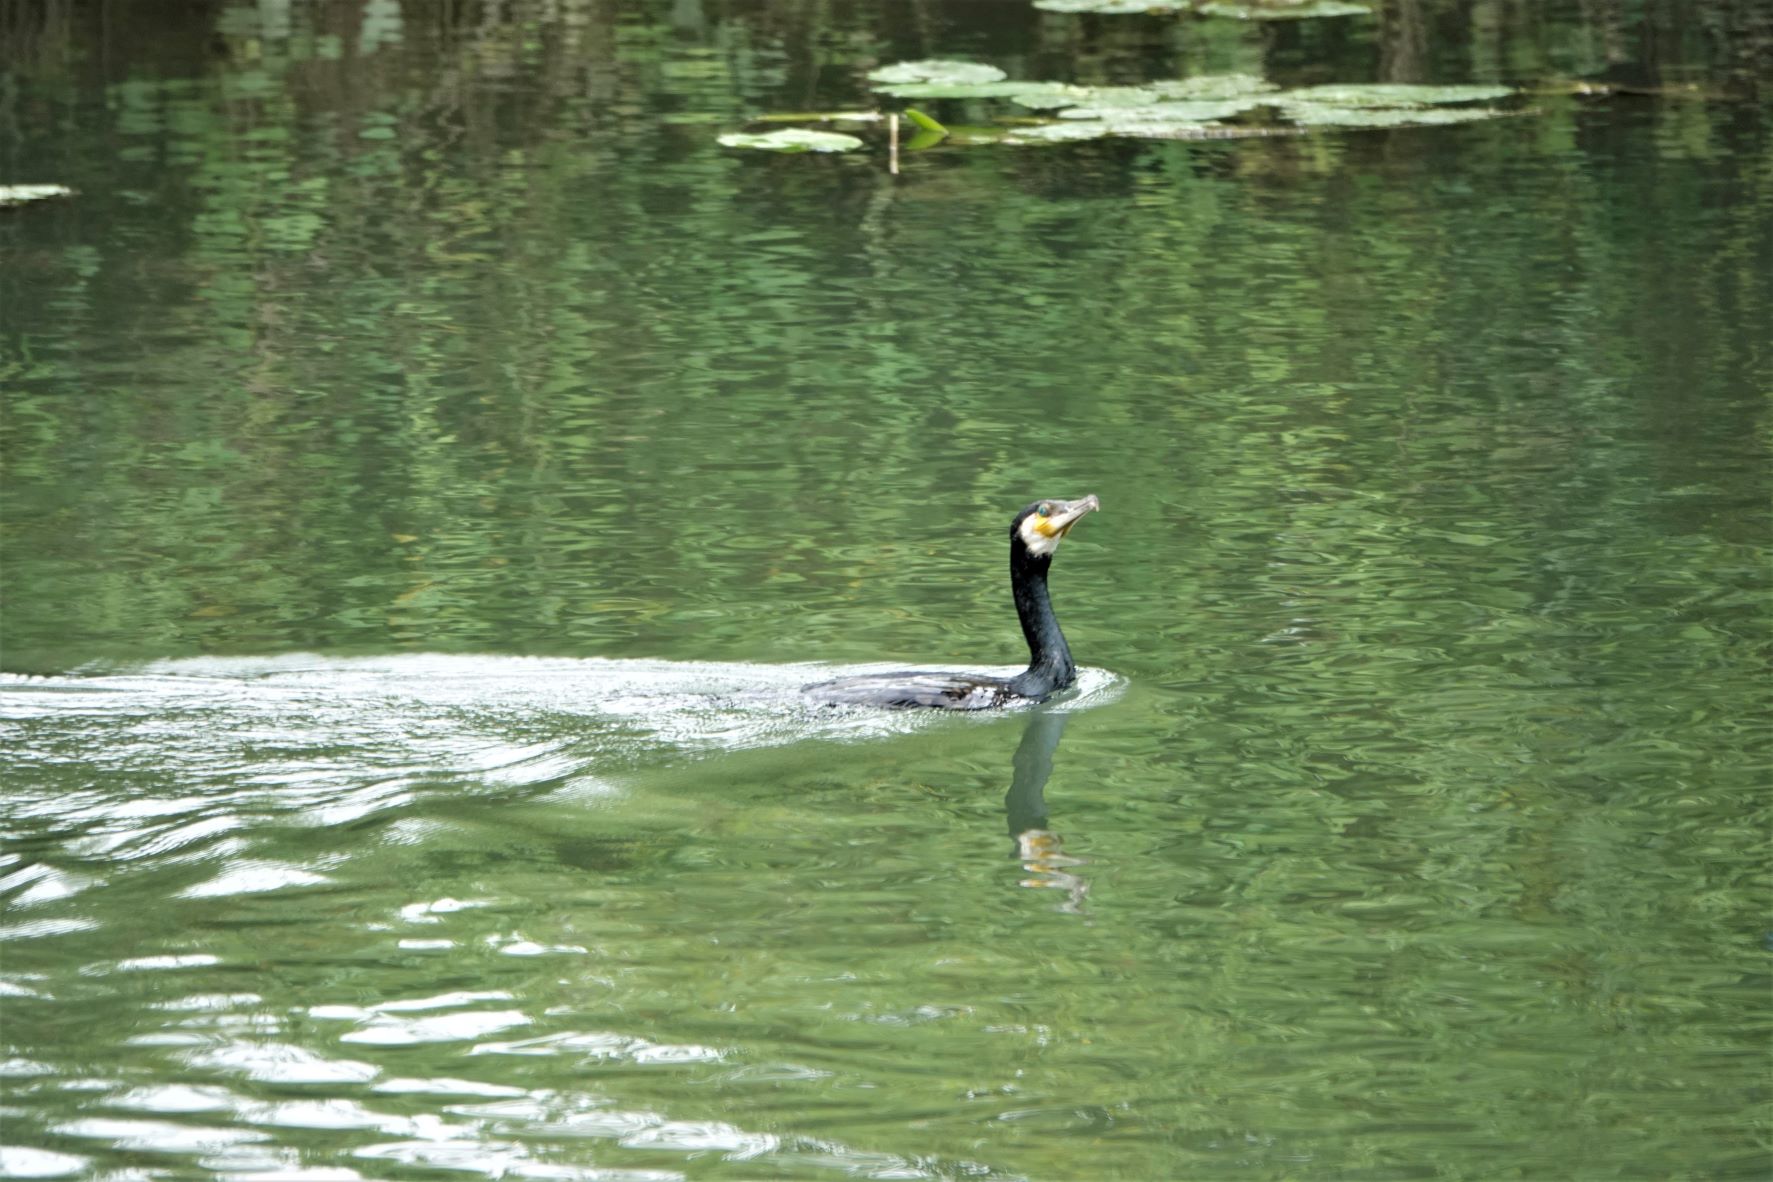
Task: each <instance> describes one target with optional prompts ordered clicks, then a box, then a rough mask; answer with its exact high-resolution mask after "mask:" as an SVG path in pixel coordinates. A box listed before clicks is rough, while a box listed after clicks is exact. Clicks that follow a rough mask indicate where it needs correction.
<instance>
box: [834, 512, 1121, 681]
mask: <svg viewBox="0 0 1773 1182" xmlns="http://www.w3.org/2000/svg"><path fill="white" fill-rule="evenodd" d="M1099 508H1101V503H1100V502H1098V501H1097V500H1096V498H1095V497H1094V496H1093V495H1092V496H1087V497H1082V498H1080V499H1078V500H1075V501H1063V500H1058V499H1055V498H1048V499H1046V500H1041V501H1035V502H1034V503H1033V504H1031V505H1029V506H1028V507H1027V508H1025V509H1023V510H1022V511H1021V512H1020V513H1018V514H1016V517H1015V520H1013V521H1012V522H1010V590H1011V593H1012V595H1013V596H1014V598H1015V602H1016V617H1017V618H1018V619H1019V620H1021V622H1022V636H1023V638H1024V639H1025V640H1027V642H1028V668H1026V669H1024V670H1023V671H1022V672H1020V673H1018V674H1016V676H1014V677H992V676H989V675H987V674H983V673H947V672H929V671H923V670H905V671H903V672H894V673H871V674H866V675H864V676H860V677H840V678H838V679H837V680H835V681H826V682H821V683H819V684H817V685H809V686H807V687H806V690H805V692H806V693H807V694H808V695H810V696H811V697H812V698H813V700H815V701H817V702H821V703H825V704H829V705H837V706H885V707H912V706H925V707H932V708H935V709H940V710H994V709H997V708H999V707H1003V706H1010V705H1014V704H1016V703H1019V702H1038V701H1041V700H1042V699H1044V698H1047V697H1049V696H1051V695H1052V694H1054V693H1057V692H1058V691H1059V690H1062V689H1065V688H1066V687H1067V686H1069V685H1071V683H1072V682H1074V681H1076V680H1077V666H1076V665H1075V664H1074V663H1073V662H1072V660H1071V648H1070V646H1069V645H1067V644H1066V643H1065V634H1064V633H1063V632H1061V631H1060V630H1059V619H1058V617H1057V616H1055V615H1054V614H1053V604H1052V600H1051V599H1050V598H1049V597H1048V595H1047V571H1048V569H1049V568H1050V567H1051V566H1052V564H1053V552H1054V551H1055V550H1056V549H1057V548H1058V545H1059V542H1060V540H1061V539H1062V538H1064V537H1065V535H1066V534H1067V533H1069V532H1070V531H1071V527H1072V526H1073V525H1075V524H1076V523H1077V521H1078V519H1079V518H1081V517H1082V516H1083V515H1084V514H1086V513H1089V512H1092V511H1094V510H1096V509H1099Z"/></svg>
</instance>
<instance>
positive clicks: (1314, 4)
mask: <svg viewBox="0 0 1773 1182" xmlns="http://www.w3.org/2000/svg"><path fill="white" fill-rule="evenodd" d="M1195 11H1196V12H1197V13H1199V14H1200V15H1201V16H1222V17H1227V18H1229V19H1231V20H1239V21H1300V20H1309V19H1310V18H1312V17H1319V16H1369V15H1371V14H1372V11H1373V10H1372V9H1371V8H1370V7H1368V6H1367V5H1365V4H1349V3H1347V2H1346V0H1302V2H1301V3H1296V4H1295V3H1267V4H1264V3H1255V4H1232V3H1225V2H1223V0H1212V3H1208V4H1202V5H1201V6H1200V7H1198V8H1196V9H1195Z"/></svg>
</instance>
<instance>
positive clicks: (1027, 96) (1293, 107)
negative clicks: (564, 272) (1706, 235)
mask: <svg viewBox="0 0 1773 1182" xmlns="http://www.w3.org/2000/svg"><path fill="white" fill-rule="evenodd" d="M868 77H869V80H870V81H872V82H873V83H874V89H875V90H876V91H878V92H879V93H881V94H884V95H890V96H892V97H894V98H901V99H955V100H967V99H971V100H1001V101H1004V102H1007V103H1009V104H1011V105H1013V106H1015V107H1021V108H1023V109H1025V110H1026V111H1028V112H1030V114H1027V115H1023V116H1020V117H1015V116H1006V117H1004V118H1003V119H1002V120H1001V121H1000V122H999V124H997V125H996V126H986V127H978V126H970V127H966V128H964V129H963V128H947V127H943V126H942V125H941V124H939V123H937V122H936V121H935V120H934V119H932V118H930V117H929V116H927V115H925V114H923V113H922V112H920V111H910V112H907V118H908V119H909V120H910V121H911V122H912V123H913V124H914V125H915V127H917V128H918V129H920V130H919V132H918V133H917V135H916V137H915V138H913V139H911V140H909V141H907V143H906V145H905V147H906V149H907V150H910V151H915V150H918V149H920V148H924V147H929V146H932V145H933V144H935V143H939V142H941V141H942V140H943V139H949V140H951V141H952V142H954V143H961V144H978V143H1003V144H1053V143H1073V142H1077V141H1079V140H1091V139H1101V138H1103V137H1106V136H1121V137H1129V138H1138V139H1236V138H1242V137H1245V136H1267V135H1288V134H1303V133H1304V132H1306V131H1307V130H1310V129H1315V128H1388V127H1436V126H1442V125H1445V124H1452V123H1470V122H1474V121H1477V120H1480V119H1493V118H1496V117H1497V116H1500V115H1503V114H1506V113H1507V112H1504V111H1501V110H1498V109H1496V108H1494V107H1489V106H1479V105H1474V104H1480V103H1485V102H1488V101H1490V100H1493V99H1500V98H1506V97H1508V96H1509V95H1512V94H1514V93H1516V92H1515V91H1514V90H1513V89H1512V88H1510V87H1507V86H1469V85H1468V86H1419V85H1411V84H1404V83H1371V84H1364V85H1356V84H1333V85H1327V86H1306V87H1298V88H1295V89H1292V90H1282V89H1281V88H1280V87H1278V86H1276V85H1275V84H1274V83H1272V82H1269V81H1267V80H1266V79H1263V78H1258V77H1256V76H1254V75H1251V74H1205V75H1199V76H1196V77H1193V78H1181V79H1172V80H1164V81H1158V82H1148V83H1144V84H1142V85H1139V86H1077V85H1073V84H1071V83H1065V82H1038V81H1035V82H1023V81H1017V80H1015V79H1012V78H1009V77H1007V76H1006V75H1005V74H1004V72H1003V71H1002V70H999V69H997V68H996V67H995V66H987V65H983V64H980V63H977V62H957V61H945V60H932V61H921V62H898V63H895V64H893V65H890V66H884V67H882V68H881V69H878V70H875V71H874V72H872V73H871V74H869V75H868ZM1254 111H1263V112H1266V115H1264V116H1259V117H1258V118H1257V119H1256V120H1253V121H1242V122H1237V123H1231V122H1227V120H1232V119H1236V118H1237V117H1238V116H1241V115H1245V114H1248V113H1250V112H1254ZM1033 112H1039V114H1038V115H1034V114H1032V113H1033ZM853 114H855V115H861V114H866V113H864V112H857V113H853ZM720 142H721V143H722V144H725V145H727V146H728V147H742V148H764V149H768V150H771V151H778V152H806V151H822V152H841V151H851V150H853V149H854V148H857V147H860V146H861V141H860V140H859V139H857V138H856V137H854V136H848V135H842V134H839V133H835V132H826V131H811V130H807V129H803V128H785V129H783V130H781V131H774V132H769V133H767V134H764V135H746V134H733V135H725V136H722V137H721V139H720Z"/></svg>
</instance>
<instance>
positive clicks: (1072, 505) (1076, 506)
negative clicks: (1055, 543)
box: [1047, 493, 1102, 537]
mask: <svg viewBox="0 0 1773 1182" xmlns="http://www.w3.org/2000/svg"><path fill="white" fill-rule="evenodd" d="M1101 507H1102V502H1101V501H1098V500H1097V499H1096V494H1095V493H1091V494H1090V495H1089V496H1087V497H1082V498H1080V499H1078V500H1075V501H1066V502H1065V504H1064V507H1063V508H1061V509H1060V510H1059V511H1058V512H1057V513H1055V514H1053V515H1052V516H1051V517H1049V518H1047V525H1048V526H1050V527H1051V528H1052V530H1053V532H1054V533H1056V534H1058V535H1059V536H1060V537H1064V536H1065V535H1066V534H1068V533H1070V532H1071V527H1072V526H1074V525H1076V524H1077V522H1078V519H1079V518H1081V517H1082V516H1083V515H1084V514H1085V513H1093V512H1095V511H1096V510H1097V509H1100V508H1101Z"/></svg>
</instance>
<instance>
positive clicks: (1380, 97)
mask: <svg viewBox="0 0 1773 1182" xmlns="http://www.w3.org/2000/svg"><path fill="white" fill-rule="evenodd" d="M1513 93H1514V90H1513V89H1512V88H1510V87H1507V86H1416V85H1413V84H1411V83H1407V82H1373V83H1367V84H1345V83H1331V84H1329V85H1327V86H1306V87H1303V88H1301V89H1299V90H1288V91H1283V92H1281V93H1280V94H1277V95H1274V96H1273V98H1272V101H1274V102H1277V103H1290V102H1304V103H1322V104H1325V105H1328V106H1336V107H1415V106H1427V105H1430V104H1436V103H1477V102H1485V101H1487V100H1489V99H1499V98H1506V97H1507V96H1508V95H1511V94H1513Z"/></svg>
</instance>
